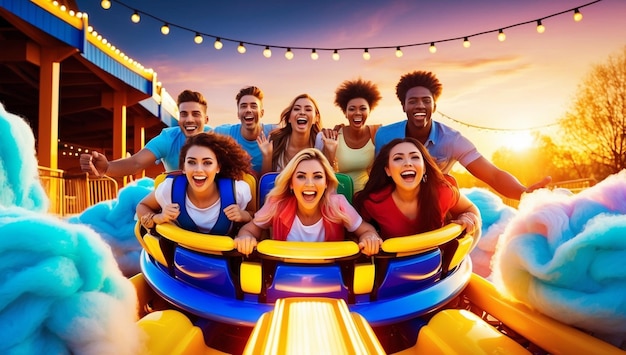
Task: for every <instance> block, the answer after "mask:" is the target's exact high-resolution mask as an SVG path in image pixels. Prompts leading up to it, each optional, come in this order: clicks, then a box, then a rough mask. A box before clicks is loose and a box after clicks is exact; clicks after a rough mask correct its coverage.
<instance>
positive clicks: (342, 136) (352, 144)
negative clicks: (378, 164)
mask: <svg viewBox="0 0 626 355" xmlns="http://www.w3.org/2000/svg"><path fill="white" fill-rule="evenodd" d="M380 99H381V96H380V92H379V91H378V87H377V86H376V84H374V83H372V82H371V81H365V80H363V79H360V78H359V79H357V80H347V81H344V82H343V83H341V85H340V86H339V88H337V90H336V91H335V105H336V106H338V107H339V108H340V109H341V111H343V114H344V115H345V116H346V119H347V120H348V125H347V126H343V127H341V128H339V130H337V131H334V130H329V129H324V130H323V131H322V133H319V134H318V135H317V139H316V142H315V146H316V147H317V148H318V149H321V150H323V151H324V155H326V157H327V158H328V160H329V161H331V162H333V167H334V168H335V171H337V172H342V173H345V174H348V175H350V177H351V178H352V182H353V183H354V191H355V192H358V191H361V190H362V189H363V186H365V183H366V182H367V179H368V177H369V173H368V169H369V167H370V165H371V164H372V162H373V161H374V150H375V148H374V137H375V136H376V131H377V130H378V127H380V125H374V126H372V125H366V124H365V122H366V121H367V118H368V117H369V115H370V112H371V110H373V109H374V108H375V107H376V105H377V104H378V101H380Z"/></svg>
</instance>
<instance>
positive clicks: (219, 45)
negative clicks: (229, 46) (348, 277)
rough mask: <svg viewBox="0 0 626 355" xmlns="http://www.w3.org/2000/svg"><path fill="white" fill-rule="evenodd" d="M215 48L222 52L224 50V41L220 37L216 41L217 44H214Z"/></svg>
mask: <svg viewBox="0 0 626 355" xmlns="http://www.w3.org/2000/svg"><path fill="white" fill-rule="evenodd" d="M213 47H215V49H217V50H220V49H222V47H224V43H222V41H221V40H220V38H219V37H217V38H216V39H215V43H213Z"/></svg>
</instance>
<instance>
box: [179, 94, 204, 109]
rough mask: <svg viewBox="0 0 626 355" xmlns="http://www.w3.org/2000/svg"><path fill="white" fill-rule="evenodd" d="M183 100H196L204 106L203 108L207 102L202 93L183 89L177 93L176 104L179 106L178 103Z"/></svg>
mask: <svg viewBox="0 0 626 355" xmlns="http://www.w3.org/2000/svg"><path fill="white" fill-rule="evenodd" d="M183 102H197V103H199V104H200V105H202V106H204V109H205V110H206V108H207V103H206V99H205V98H204V95H202V94H201V93H199V92H197V91H191V90H185V91H183V92H181V93H180V94H178V99H177V101H176V104H177V105H178V106H180V104H182V103H183Z"/></svg>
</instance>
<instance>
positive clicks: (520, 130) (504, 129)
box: [437, 111, 558, 132]
mask: <svg viewBox="0 0 626 355" xmlns="http://www.w3.org/2000/svg"><path fill="white" fill-rule="evenodd" d="M437 113H438V114H439V115H440V116H441V117H443V118H445V119H448V120H450V121H452V122H455V123H458V124H460V125H462V126H465V127H469V128H475V129H479V130H483V131H494V132H526V131H536V130H539V129H542V128H549V127H554V126H556V125H558V123H556V122H554V123H549V124H545V125H541V126H535V127H527V128H496V127H485V126H478V125H473V124H470V123H466V122H463V121H459V120H457V119H455V118H452V117H450V116H448V115H446V114H445V113H442V112H439V111H437Z"/></svg>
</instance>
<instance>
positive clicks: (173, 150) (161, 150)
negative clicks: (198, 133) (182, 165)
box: [145, 125, 211, 171]
mask: <svg viewBox="0 0 626 355" xmlns="http://www.w3.org/2000/svg"><path fill="white" fill-rule="evenodd" d="M204 131H205V132H210V131H211V127H209V126H206V125H205V126H204ZM186 140H187V136H185V134H184V133H183V131H182V130H181V129H180V127H178V126H176V127H167V128H163V130H162V131H161V133H159V135H158V136H156V137H154V138H152V139H151V140H150V141H149V142H148V143H147V144H146V147H145V148H146V149H148V150H149V151H151V152H152V154H154V156H155V157H156V158H157V160H161V161H162V162H163V166H164V167H165V171H174V170H178V160H179V158H180V150H181V148H182V147H183V145H184V144H185V141H186Z"/></svg>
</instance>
